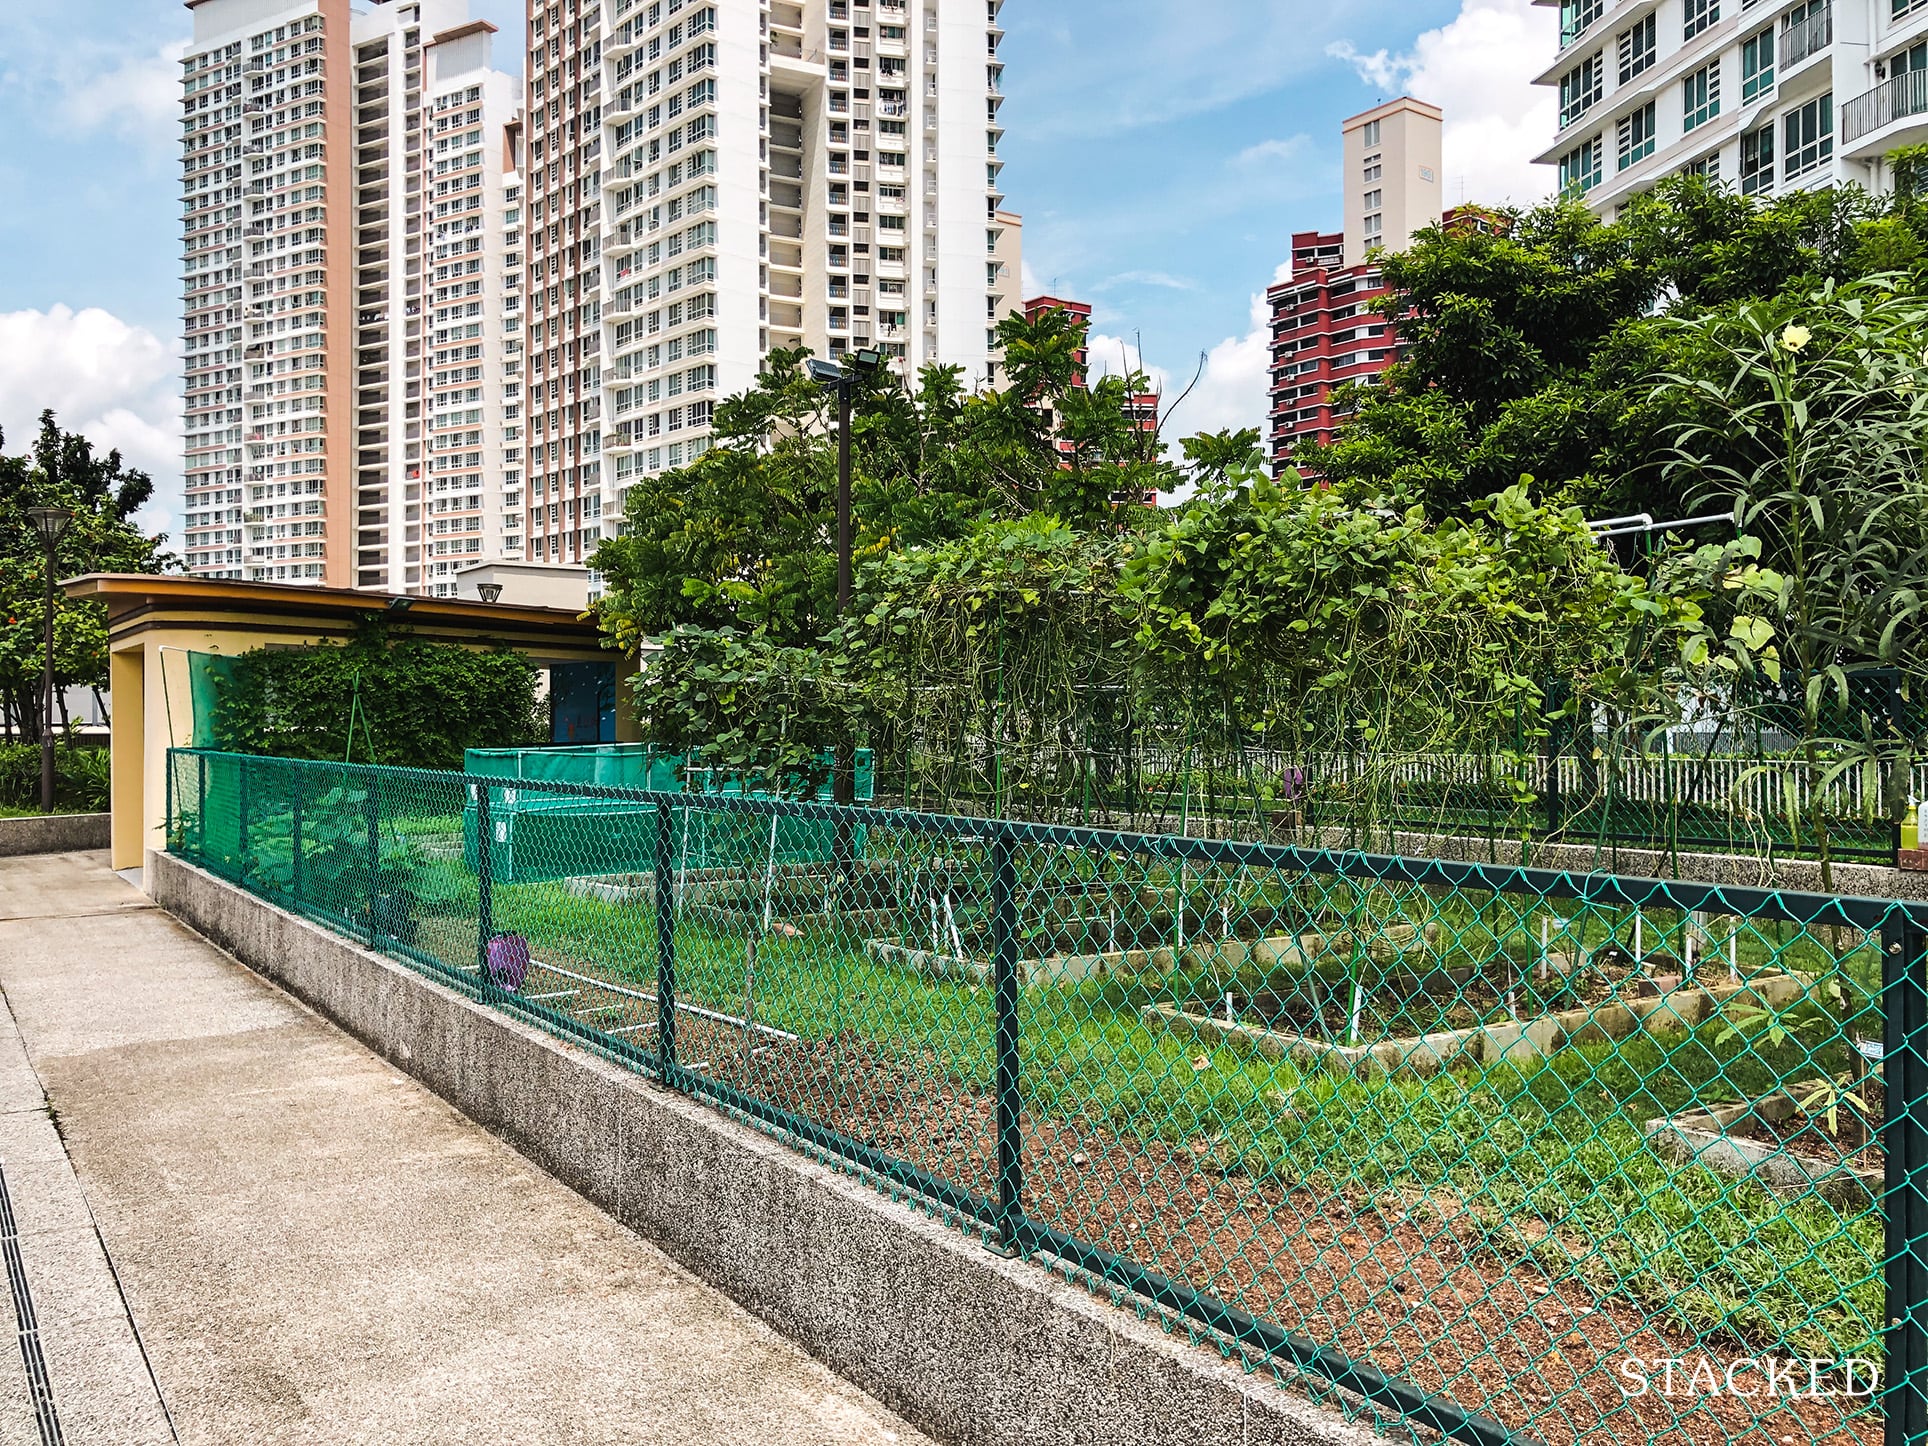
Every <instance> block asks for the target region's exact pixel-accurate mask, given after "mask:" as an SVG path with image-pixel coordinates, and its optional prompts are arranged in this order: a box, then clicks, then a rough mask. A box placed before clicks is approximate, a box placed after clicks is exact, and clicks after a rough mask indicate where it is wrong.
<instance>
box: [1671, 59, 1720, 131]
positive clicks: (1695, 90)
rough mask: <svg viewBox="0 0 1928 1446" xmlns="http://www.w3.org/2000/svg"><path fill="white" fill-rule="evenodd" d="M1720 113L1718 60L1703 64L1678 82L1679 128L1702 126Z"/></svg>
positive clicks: (1688, 129) (1688, 128) (1684, 129)
mask: <svg viewBox="0 0 1928 1446" xmlns="http://www.w3.org/2000/svg"><path fill="white" fill-rule="evenodd" d="M1719 114H1720V62H1719V61H1718V60H1716V61H1714V62H1712V63H1711V64H1708V65H1703V66H1702V67H1701V68H1700V69H1699V70H1697V71H1695V72H1694V73H1693V74H1692V75H1690V76H1688V77H1687V78H1686V79H1685V80H1683V81H1681V83H1680V128H1681V129H1682V130H1683V131H1690V130H1693V129H1694V128H1695V127H1697V126H1704V125H1706V124H1707V122H1709V121H1710V120H1712V119H1713V118H1714V117H1715V116H1717V115H1719Z"/></svg>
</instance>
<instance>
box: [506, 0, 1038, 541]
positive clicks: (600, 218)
mask: <svg viewBox="0 0 1928 1446" xmlns="http://www.w3.org/2000/svg"><path fill="white" fill-rule="evenodd" d="M1001 3H1002V0H529V10H528V15H529V54H528V70H527V85H528V89H527V97H526V104H527V111H528V191H527V206H528V228H527V229H528V238H527V239H528V247H527V250H528V261H529V272H528V318H529V348H528V364H529V429H528V441H529V445H528V453H527V455H528V466H527V473H528V478H529V498H528V521H529V527H528V540H529V556H530V558H531V560H534V561H543V562H554V563H570V562H582V561H585V560H587V558H588V557H589V556H590V554H591V553H592V552H593V551H594V550H595V547H596V544H597V542H598V541H599V540H600V539H601V538H602V537H603V536H605V535H612V534H613V533H614V531H615V529H616V527H617V525H618V524H619V523H620V520H621V511H622V497H623V494H624V493H625V491H626V490H627V488H628V487H629V485H630V484H631V483H632V481H633V479H635V478H636V477H638V476H640V475H645V474H648V473H652V472H657V471H662V470H666V469H668V468H673V467H677V466H681V465H683V464H684V463H686V462H688V461H689V460H690V459H691V458H693V457H696V456H699V455H701V453H702V451H703V450H704V448H705V447H706V446H707V445H708V438H709V435H710V425H711V418H712V416H713V413H714V409H715V406H716V402H717V399H718V398H720V397H725V396H728V395H730V394H731V393H733V392H737V391H741V390H742V389H744V388H745V387H747V386H748V385H750V383H751V382H752V381H753V379H754V378H755V376H756V374H757V372H758V370H759V369H760V367H761V366H762V364H763V360H764V358H765V356H766V355H767V354H768V353H770V352H771V351H773V350H776V349H778V348H785V347H798V346H807V347H809V348H810V349H811V350H812V351H813V352H815V353H816V354H817V355H819V356H831V357H834V356H839V355H841V354H843V353H844V352H846V351H853V350H860V349H863V348H867V347H872V346H875V347H881V348H882V349H883V350H884V351H885V352H887V353H888V354H889V355H890V356H892V357H893V358H894V359H895V363H896V365H898V366H900V367H901V368H903V369H904V370H905V373H906V375H911V376H914V374H915V372H916V369H917V368H918V367H920V366H922V365H924V364H925V363H927V362H945V363H952V364H956V365H959V366H961V367H962V368H963V369H964V373H965V379H966V381H967V383H975V382H977V381H979V380H982V379H984V378H985V377H986V376H987V374H988V371H989V367H990V363H991V353H992V350H993V348H994V347H995V335H994V330H995V327H996V325H997V322H998V320H999V318H1001V317H1002V316H1004V315H1006V314H1008V313H1009V311H1010V309H1011V293H1012V292H1013V289H1014V286H1015V278H1006V277H1003V276H1002V275H1000V273H999V270H998V268H999V265H1000V261H1001V259H1002V258H1003V256H1004V253H1005V250H1006V248H1004V247H1003V246H1002V245H1001V241H1002V227H1001V223H1000V222H999V220H998V215H997V212H998V208H999V206H1000V205H1001V203H1002V201H1003V196H1002V194H1001V192H1000V191H999V188H998V171H999V167H1000V164H1001V163H1000V161H999V159H998V155H997V142H998V139H999V136H1000V134H1001V129H1000V127H999V124H998V107H999V105H1000V103H1001V101H1002V96H1001V94H1000V79H1001V71H1002V67H1001V65H1000V62H999V60H998V54H997V49H998V42H999V40H1000V39H1001V38H1002V35H1003V31H1002V30H1001V29H1000V27H999V25H998V9H999V6H1000V5H1001Z"/></svg>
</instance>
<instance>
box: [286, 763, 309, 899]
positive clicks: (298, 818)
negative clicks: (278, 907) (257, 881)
mask: <svg viewBox="0 0 1928 1446" xmlns="http://www.w3.org/2000/svg"><path fill="white" fill-rule="evenodd" d="M292 767H293V770H294V797H293V799H292V801H291V803H290V805H289V808H290V811H291V813H292V814H293V817H292V819H291V820H290V826H289V830H288V832H289V839H290V842H291V844H292V848H291V850H290V857H289V862H288V902H289V903H291V904H294V905H295V906H296V907H297V908H299V907H300V904H301V866H302V861H301V826H302V823H303V819H302V805H303V803H304V802H305V801H306V799H305V795H306V793H307V791H308V790H307V787H306V784H307V781H308V773H307V770H306V769H304V768H302V767H301V765H300V764H294V765H292Z"/></svg>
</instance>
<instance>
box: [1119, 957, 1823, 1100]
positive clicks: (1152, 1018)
mask: <svg viewBox="0 0 1928 1446" xmlns="http://www.w3.org/2000/svg"><path fill="white" fill-rule="evenodd" d="M1810 983H1811V981H1810V980H1808V979H1806V978H1805V977H1803V976H1801V975H1797V974H1789V973H1773V974H1762V975H1757V976H1755V977H1754V978H1752V979H1746V980H1741V981H1738V982H1736V981H1728V980H1723V981H1721V982H1720V983H1716V984H1675V985H1674V986H1673V987H1671V988H1669V987H1661V988H1656V989H1653V991H1652V992H1651V993H1648V994H1646V995H1644V996H1639V995H1631V994H1629V995H1616V996H1614V997H1612V998H1609V999H1607V1000H1606V1001H1604V1002H1602V1003H1599V1004H1592V1005H1588V1006H1586V1007H1584V1008H1580V1009H1568V1010H1562V1011H1559V1012H1556V1013H1550V1014H1542V1015H1539V1016H1537V1017H1535V1018H1530V1019H1522V1020H1519V1021H1517V1022H1515V1021H1505V1022H1502V1023H1487V1024H1479V1025H1474V1026H1473V1027H1471V1028H1466V1029H1451V1030H1440V1031H1435V1032H1431V1033H1424V1034H1416V1035H1409V1036H1403V1037H1395V1038H1391V1039H1380V1040H1376V1041H1373V1042H1371V1043H1365V1044H1357V1045H1350V1044H1340V1043H1336V1042H1334V1041H1333V1040H1330V1039H1325V1038H1320V1037H1318V1036H1316V1035H1308V1034H1300V1033H1294V1032H1291V1031H1286V1030H1278V1029H1269V1028H1266V1027H1264V1026H1262V1025H1257V1024H1250V1023H1246V1022H1244V1021H1242V1020H1239V1019H1238V1018H1237V1017H1236V1014H1235V1015H1234V1017H1233V1018H1231V1019H1225V1018H1222V1017H1220V1016H1218V1015H1215V1014H1213V1013H1211V1012H1209V1011H1208V1009H1207V1008H1206V1007H1205V1006H1204V1005H1199V1006H1196V1007H1186V1006H1182V1005H1177V1004H1152V1005H1148V1006H1146V1008H1145V1010H1144V1017H1145V1019H1146V1020H1147V1021H1149V1022H1151V1023H1155V1024H1161V1025H1163V1026H1165V1027H1166V1028H1169V1029H1174V1030H1182V1031H1186V1032H1189V1033H1191V1034H1193V1035H1196V1036H1197V1037H1199V1038H1201V1039H1206V1040H1210V1041H1213V1042H1218V1043H1227V1044H1235V1045H1240V1046H1243V1047H1245V1048H1249V1049H1252V1050H1254V1051H1256V1052H1257V1053H1259V1054H1263V1055H1267V1056H1269V1057H1271V1058H1273V1059H1290V1060H1293V1061H1294V1062H1296V1063H1299V1064H1305V1065H1311V1066H1313V1067H1315V1068H1319V1069H1324V1070H1328V1071H1331V1072H1333V1073H1337V1074H1351V1075H1357V1076H1360V1077H1361V1078H1365V1077H1370V1076H1374V1075H1387V1074H1410V1075H1421V1076H1424V1075H1435V1074H1439V1073H1441V1072H1442V1071H1445V1070H1449V1069H1455V1068H1460V1067H1476V1066H1487V1065H1494V1064H1502V1063H1515V1064H1523V1063H1527V1062H1529V1061H1531V1060H1534V1059H1537V1058H1540V1057H1542V1056H1544V1055H1549V1054H1552V1053H1554V1052H1555V1051H1556V1050H1560V1049H1565V1048H1567V1047H1568V1046H1570V1045H1585V1044H1603V1043H1606V1042H1608V1041H1610V1040H1615V1039H1625V1038H1627V1037H1629V1036H1631V1035H1634V1034H1642V1033H1645V1034H1658V1033H1664V1032H1667V1031H1670V1030H1681V1029H1688V1028H1691V1027H1693V1026H1694V1025H1698V1024H1701V1023H1703V1022H1704V1021H1706V1020H1707V1019H1708V1018H1709V1017H1710V1016H1711V1015H1713V1014H1715V1013H1717V1012H1719V1011H1720V1010H1722V1009H1725V1008H1726V1007H1727V1006H1728V1005H1730V1004H1731V1003H1733V1002H1734V1001H1735V1000H1737V999H1740V998H1741V997H1743V996H1746V997H1748V998H1749V999H1750V1000H1752V1001H1753V1002H1755V1003H1757V1004H1758V1005H1761V1006H1765V1007H1767V1008H1780V1007H1783V1006H1785V1005H1787V1004H1790V1003H1792V1002H1793V1001H1794V1000H1795V999H1797V998H1799V997H1800V996H1801V994H1802V993H1803V992H1805V991H1806V989H1807V988H1808V987H1809V985H1810Z"/></svg>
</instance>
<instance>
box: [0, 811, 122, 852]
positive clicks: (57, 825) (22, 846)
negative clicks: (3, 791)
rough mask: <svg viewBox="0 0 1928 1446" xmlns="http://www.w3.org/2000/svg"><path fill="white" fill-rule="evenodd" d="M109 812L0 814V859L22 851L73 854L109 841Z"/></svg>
mask: <svg viewBox="0 0 1928 1446" xmlns="http://www.w3.org/2000/svg"><path fill="white" fill-rule="evenodd" d="M113 824H114V818H113V815H112V814H107V813H49V814H39V815H34V816H30V817H27V818H0V859H11V858H19V857H21V856H22V855H24V854H73V853H82V852H85V851H88V850H92V849H104V848H108V847H110V846H111V845H112V843H113Z"/></svg>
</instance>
